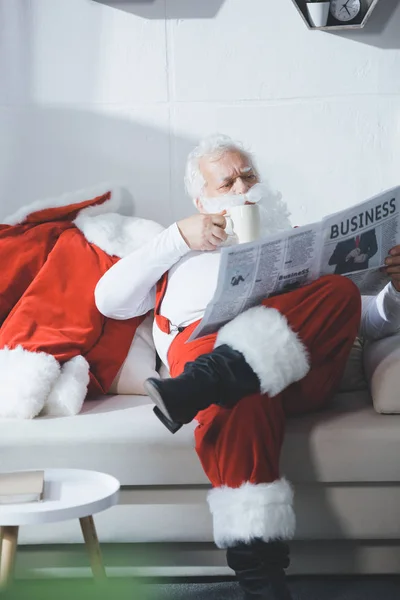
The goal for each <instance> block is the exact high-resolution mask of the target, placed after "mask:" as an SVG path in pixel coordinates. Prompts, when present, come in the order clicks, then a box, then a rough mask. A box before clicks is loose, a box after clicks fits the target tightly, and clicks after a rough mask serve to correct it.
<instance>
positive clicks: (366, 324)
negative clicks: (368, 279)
mask: <svg viewBox="0 0 400 600" xmlns="http://www.w3.org/2000/svg"><path fill="white" fill-rule="evenodd" d="M399 331H400V292H398V291H397V290H396V289H395V288H394V287H393V285H392V284H391V283H388V285H387V286H386V287H385V288H384V289H383V290H382V291H381V292H380V293H379V294H378V295H377V296H363V298H362V317H361V328H360V335H361V336H363V337H365V338H366V339H367V340H379V339H381V338H384V337H387V336H388V335H393V334H394V333H397V332H399Z"/></svg>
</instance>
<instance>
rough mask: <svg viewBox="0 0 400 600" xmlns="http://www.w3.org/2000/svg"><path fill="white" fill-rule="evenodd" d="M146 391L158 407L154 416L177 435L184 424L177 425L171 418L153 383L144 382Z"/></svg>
mask: <svg viewBox="0 0 400 600" xmlns="http://www.w3.org/2000/svg"><path fill="white" fill-rule="evenodd" d="M144 389H145V391H146V393H147V395H148V396H149V397H150V398H151V400H153V402H154V404H155V405H156V406H155V408H154V414H155V415H156V416H157V417H158V418H159V419H160V421H161V423H162V424H163V425H165V427H166V428H167V429H168V430H169V431H170V432H171V433H176V432H177V431H178V430H179V429H180V428H181V427H182V423H177V422H176V421H174V420H173V419H172V418H171V415H170V414H169V412H168V410H167V407H166V406H165V404H164V401H163V399H162V397H161V395H160V393H159V391H158V390H157V388H156V387H155V386H154V385H153V384H152V382H151V381H145V382H144Z"/></svg>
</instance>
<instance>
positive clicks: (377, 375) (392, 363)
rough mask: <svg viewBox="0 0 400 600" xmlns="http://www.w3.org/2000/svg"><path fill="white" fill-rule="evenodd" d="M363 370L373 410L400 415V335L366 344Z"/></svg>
mask: <svg viewBox="0 0 400 600" xmlns="http://www.w3.org/2000/svg"><path fill="white" fill-rule="evenodd" d="M364 370H365V376H366V378H367V380H368V383H369V387H370V391H371V396H372V401H373V403H374V408H375V410H376V411H377V412H379V413H382V414H396V413H400V334H396V335H392V336H390V337H387V338H383V339H381V340H378V341H375V342H367V343H366V344H365V346H364Z"/></svg>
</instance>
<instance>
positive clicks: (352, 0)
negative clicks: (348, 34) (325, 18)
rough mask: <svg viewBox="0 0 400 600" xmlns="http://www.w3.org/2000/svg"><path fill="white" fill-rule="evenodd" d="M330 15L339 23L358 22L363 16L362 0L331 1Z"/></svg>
mask: <svg viewBox="0 0 400 600" xmlns="http://www.w3.org/2000/svg"><path fill="white" fill-rule="evenodd" d="M330 11H331V15H332V17H333V18H334V19H335V21H337V22H339V23H343V24H344V23H346V24H348V23H352V22H353V21H354V22H360V21H361V20H362V16H363V15H364V14H365V10H364V2H363V1H362V0H331V8H330Z"/></svg>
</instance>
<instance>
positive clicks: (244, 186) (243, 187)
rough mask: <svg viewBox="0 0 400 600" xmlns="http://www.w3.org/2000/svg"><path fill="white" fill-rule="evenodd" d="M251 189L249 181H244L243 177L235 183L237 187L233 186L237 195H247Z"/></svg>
mask: <svg viewBox="0 0 400 600" xmlns="http://www.w3.org/2000/svg"><path fill="white" fill-rule="evenodd" d="M249 189H250V186H249V184H248V182H247V181H244V180H243V179H242V178H241V177H238V178H237V179H236V181H235V185H234V186H233V191H234V192H235V194H245V193H246V192H248V191H249Z"/></svg>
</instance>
